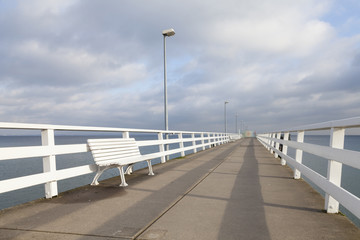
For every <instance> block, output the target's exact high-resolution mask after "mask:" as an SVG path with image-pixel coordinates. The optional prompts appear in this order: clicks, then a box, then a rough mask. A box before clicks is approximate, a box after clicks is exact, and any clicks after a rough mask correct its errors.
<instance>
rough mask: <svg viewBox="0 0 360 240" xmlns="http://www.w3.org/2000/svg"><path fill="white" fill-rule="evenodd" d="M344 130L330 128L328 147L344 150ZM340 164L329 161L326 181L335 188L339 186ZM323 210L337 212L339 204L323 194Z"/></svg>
mask: <svg viewBox="0 0 360 240" xmlns="http://www.w3.org/2000/svg"><path fill="white" fill-rule="evenodd" d="M344 139H345V129H344V128H331V135H330V147H332V148H338V149H344ZM341 171H342V163H340V162H336V161H334V160H331V159H329V161H328V171H327V179H328V180H329V181H330V182H332V183H333V184H335V185H336V186H339V187H340V185H341ZM325 209H326V211H327V212H328V213H338V212H339V202H338V201H336V200H335V199H334V198H333V197H332V196H330V195H329V194H328V193H326V194H325Z"/></svg>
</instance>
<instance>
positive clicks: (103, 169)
mask: <svg viewBox="0 0 360 240" xmlns="http://www.w3.org/2000/svg"><path fill="white" fill-rule="evenodd" d="M106 169H108V167H101V166H98V171H97V173H96V175H95V177H94V179H93V181H92V183H91V185H99V182H98V179H99V177H100V176H101V174H103V172H104V171H105V170H106Z"/></svg>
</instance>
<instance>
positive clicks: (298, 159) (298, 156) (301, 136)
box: [294, 131, 305, 179]
mask: <svg viewBox="0 0 360 240" xmlns="http://www.w3.org/2000/svg"><path fill="white" fill-rule="evenodd" d="M304 134H305V132H304V131H298V133H297V140H296V141H297V142H299V143H302V142H304ZM302 155H303V151H302V149H299V148H298V149H296V153H295V160H296V162H298V163H299V164H301V163H302ZM300 178H301V172H300V171H299V169H297V168H295V169H294V179H300Z"/></svg>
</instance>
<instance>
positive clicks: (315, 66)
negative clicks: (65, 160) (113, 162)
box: [0, 0, 360, 132]
mask: <svg viewBox="0 0 360 240" xmlns="http://www.w3.org/2000/svg"><path fill="white" fill-rule="evenodd" d="M359 13H360V2H359V1H358V0H342V1H336V0H297V1H295V0H294V1H292V0H271V1H270V0H252V1H248V0H222V1H214V0H208V1H203V0H201V1H200V0H181V1H178V0H173V1H159V0H153V1H145V0H133V1H125V0H106V1H100V0H72V1H70V0H68V1H67V0H28V1H16V0H0V33H1V36H0V122H20V123H40V124H60V125H76V126H99V127H120V128H141V129H164V62H163V61H164V55H163V35H162V31H163V30H165V29H169V28H173V29H174V30H175V32H176V34H175V35H174V36H172V37H167V38H166V51H167V85H168V86H167V88H168V109H169V129H170V130H184V131H185V130H187V131H216V132H223V131H224V125H225V124H224V123H225V121H224V107H225V104H224V102H225V101H228V102H229V103H228V104H226V118H227V130H228V132H235V131H236V126H237V127H238V129H239V128H240V127H243V128H247V129H249V130H254V131H257V132H265V131H269V130H275V129H285V128H290V127H296V126H301V125H306V124H312V123H319V122H325V121H330V120H337V119H343V118H351V117H357V116H360V94H359V92H360V79H359V76H360V14H359ZM236 119H237V124H236Z"/></svg>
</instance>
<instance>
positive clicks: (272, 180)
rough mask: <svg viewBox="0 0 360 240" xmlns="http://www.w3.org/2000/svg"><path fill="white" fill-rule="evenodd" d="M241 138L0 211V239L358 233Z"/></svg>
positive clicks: (253, 143) (293, 236) (316, 236)
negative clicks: (150, 173)
mask: <svg viewBox="0 0 360 240" xmlns="http://www.w3.org/2000/svg"><path fill="white" fill-rule="evenodd" d="M279 162H280V161H279V160H277V159H274V158H273V156H272V155H270V153H269V152H268V151H266V150H265V148H264V147H263V146H262V145H260V143H259V142H258V141H257V140H256V139H243V140H239V141H237V142H234V143H229V144H226V145H222V146H219V147H216V148H213V149H209V150H206V151H203V152H200V153H197V154H194V155H190V156H188V157H186V158H182V159H177V160H172V161H169V162H167V163H166V164H161V165H157V166H155V168H154V171H155V174H156V175H155V176H147V175H146V170H141V171H138V172H135V173H134V174H133V175H131V176H128V177H127V182H128V183H129V186H128V187H126V188H120V187H118V184H119V181H120V180H119V178H115V179H110V180H107V181H104V182H102V183H101V184H100V185H99V186H96V187H93V186H86V187H82V188H79V189H76V190H73V191H70V192H67V193H64V194H61V195H60V196H59V197H57V198H54V199H51V200H39V201H35V202H32V203H29V204H25V205H22V206H19V207H15V208H12V209H8V210H6V211H2V212H0V239H71V240H73V239H84V240H85V239H90V240H91V239H94V240H95V239H97V240H100V239H181V240H184V239H207V240H209V239H224V240H229V239H261V240H263V239H265V240H266V239H282V240H283V239H302V240H303V239H360V230H359V229H358V228H357V227H355V226H354V225H353V224H352V223H350V221H349V220H348V219H347V218H346V217H344V216H342V215H338V214H336V215H333V214H332V215H330V214H326V213H324V212H322V209H323V201H324V200H323V198H322V197H321V196H320V195H319V194H318V193H316V192H315V191H314V190H312V188H311V187H310V186H309V185H308V184H307V183H305V182H304V181H302V180H293V179H292V171H291V169H290V168H288V167H282V166H281V165H280V163H279Z"/></svg>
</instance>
